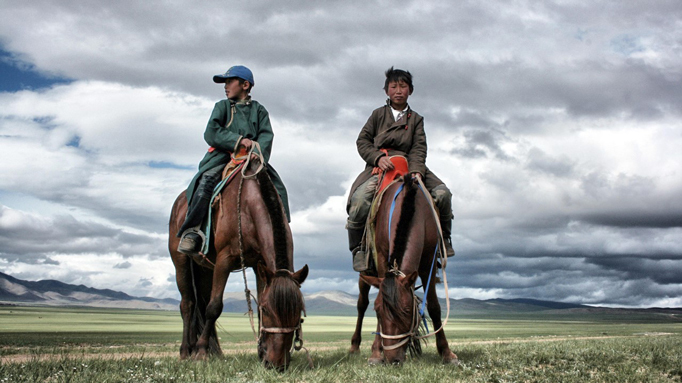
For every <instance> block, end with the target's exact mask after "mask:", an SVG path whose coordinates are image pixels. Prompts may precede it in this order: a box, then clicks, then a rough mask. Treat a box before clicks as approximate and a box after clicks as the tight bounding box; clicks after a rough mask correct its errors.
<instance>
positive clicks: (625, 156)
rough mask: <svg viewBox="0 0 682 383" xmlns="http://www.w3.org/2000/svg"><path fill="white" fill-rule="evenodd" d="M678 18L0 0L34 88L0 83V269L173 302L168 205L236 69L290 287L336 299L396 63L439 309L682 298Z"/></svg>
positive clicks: (611, 6)
mask: <svg viewBox="0 0 682 383" xmlns="http://www.w3.org/2000/svg"><path fill="white" fill-rule="evenodd" d="M45 14H50V15H51V17H49V18H45V17H44V15H45ZM681 16H682V15H681V14H680V7H679V5H678V4H677V2H676V1H673V0H659V1H654V2H653V3H647V4H639V3H608V2H588V3H585V2H564V3H537V2H536V3H512V4H510V3H508V2H501V1H492V2H486V3H476V2H461V3H457V4H451V3H448V2H442V1H421V2H416V1H413V2H408V3H406V4H404V6H403V7H402V8H400V9H393V8H390V7H386V5H385V4H383V3H382V2H371V1H370V2H366V1H365V2H357V1H350V2H339V3H324V4H323V3H314V2H313V3H311V2H301V1H299V2H295V3H291V2H289V3H286V4H285V3H278V2H265V3H238V4H237V3H236V4H232V5H231V6H230V8H229V10H227V9H226V8H225V7H224V4H222V3H220V2H203V3H201V4H191V5H190V4H189V3H183V2H178V3H172V4H162V5H159V4H155V5H154V6H151V5H149V4H146V3H133V4H127V3H126V4H122V3H121V4H119V3H115V2H113V3H108V4H104V5H103V4H96V5H95V4H80V3H79V4H77V5H76V3H68V2H66V3H63V2H62V3H56V2H51V1H44V0H38V1H34V2H14V3H10V4H6V5H4V6H3V13H2V16H0V42H1V44H2V49H3V50H4V53H3V55H2V56H1V57H3V60H2V63H1V64H2V65H11V66H12V68H14V69H17V70H19V69H21V70H24V71H30V72H26V73H30V74H31V75H32V76H37V77H39V78H43V79H45V81H46V86H45V87H44V88H35V87H34V88H27V89H24V88H21V87H16V86H15V87H14V88H11V87H0V89H12V90H8V91H2V92H0V105H3V107H2V110H0V173H1V174H2V177H0V205H1V206H2V208H1V210H0V249H1V250H0V267H1V268H2V270H3V272H4V271H8V272H10V274H12V273H16V274H17V275H15V276H18V277H26V278H33V279H38V278H44V277H51V278H55V279H60V280H63V281H65V282H78V283H84V284H88V285H91V286H93V287H98V288H113V289H118V290H123V291H125V292H127V293H139V294H142V295H158V296H177V292H176V291H175V282H174V278H173V277H172V275H173V273H174V271H173V268H172V264H171V263H170V261H169V259H168V258H167V249H166V246H167V245H166V239H167V222H168V214H169V211H170V206H171V204H172V202H173V200H174V199H175V197H176V196H177V195H178V193H179V192H180V191H181V190H183V189H184V188H185V187H186V185H187V183H188V182H189V180H190V179H191V177H192V176H193V175H194V172H195V169H196V165H197V164H198V162H199V160H200V159H201V158H202V156H203V155H204V153H205V150H206V144H205V143H204V142H203V140H202V133H203V129H204V127H205V124H206V121H207V119H208V116H209V113H210V110H211V108H212V106H213V103H214V102H215V101H217V100H219V99H220V98H221V97H223V92H222V88H221V87H220V86H219V85H216V84H214V83H212V81H211V77H212V75H214V74H216V73H222V72H224V71H225V70H226V69H227V67H229V66H230V65H233V64H244V65H247V66H249V67H250V68H251V69H252V70H253V71H254V74H255V81H256V86H255V87H254V89H253V96H254V98H255V99H257V100H259V101H260V102H261V103H262V104H263V105H265V107H266V108H267V109H268V111H269V112H270V115H271V120H272V123H273V128H274V130H275V140H274V149H273V153H272V157H271V161H272V165H273V166H274V167H275V168H276V169H277V171H278V172H279V174H280V175H281V177H282V179H283V180H284V183H285V184H286V186H287V189H288V191H289V196H290V204H291V208H292V213H293V220H292V224H291V226H292V231H293V234H294V241H295V256H296V258H295V262H296V266H297V268H298V267H301V266H302V265H303V264H304V263H308V264H309V265H310V267H311V272H310V277H309V279H308V281H306V284H305V285H304V288H305V289H309V291H312V290H316V289H327V288H330V289H331V288H333V289H340V290H344V291H348V292H353V290H354V289H355V286H356V283H357V275H356V273H354V272H353V271H351V267H350V253H349V251H348V250H347V243H346V233H345V230H344V224H345V219H346V216H345V200H346V197H347V195H346V194H347V193H348V188H349V187H350V184H351V183H352V181H353V179H354V178H355V176H356V175H357V174H358V173H359V172H360V171H361V170H362V169H363V167H364V163H363V162H362V160H361V159H360V157H359V156H358V155H357V152H356V149H355V139H356V138H357V135H358V133H359V131H360V128H361V127H362V126H363V124H364V123H365V121H366V119H367V117H368V116H369V114H370V113H371V111H372V110H373V109H374V108H376V107H379V106H381V105H382V104H383V103H384V102H385V94H384V92H383V90H382V87H383V81H384V78H383V71H385V70H386V69H387V68H388V67H390V66H396V67H399V68H405V69H409V70H410V71H411V72H412V73H413V75H414V82H415V92H414V94H413V95H412V96H411V98H410V105H411V106H412V107H413V108H414V109H415V110H417V111H418V112H419V113H420V114H422V115H423V116H424V117H425V129H426V133H427V137H428V144H429V154H428V159H427V165H428V166H429V168H430V169H431V170H432V171H433V172H434V173H436V174H437V175H438V176H439V178H441V179H442V180H443V181H444V182H446V184H447V185H448V187H449V188H450V190H451V191H452V193H453V210H454V214H455V221H454V223H453V229H454V230H453V240H454V243H455V248H456V250H457V254H458V255H457V256H456V257H455V258H453V259H451V261H450V262H449V263H450V265H451V266H449V271H448V272H449V273H452V276H450V275H448V276H449V279H450V280H451V281H452V284H451V286H450V287H451V288H452V290H451V291H452V292H454V295H456V296H458V297H467V296H471V297H481V298H493V297H506V298H513V297H532V298H540V299H550V300H561V301H570V302H577V303H592V304H613V305H623V306H646V305H678V306H679V305H680V304H681V302H680V301H679V299H678V298H676V297H679V296H681V295H682V294H680V285H681V284H682V282H680V280H679V279H678V278H676V276H675V275H674V274H672V273H670V272H669V270H675V269H679V268H680V267H682V259H681V258H682V243H680V241H679V240H678V238H680V232H679V231H680V228H681V227H682V222H680V219H679V217H681V216H682V202H680V199H679V195H680V193H681V192H682V177H680V169H681V168H682V155H681V154H680V151H679V148H680V147H681V146H682V142H681V141H682V136H680V134H679V132H680V128H681V127H682V126H681V124H680V116H681V115H682V113H681V112H682V108H681V107H680V105H682V86H681V85H682V84H681V81H682V69H681V68H682V65H680V64H681V63H680V57H679V52H680V41H682V39H681V37H682V29H681V28H680V25H679V22H678V20H679V19H680V17H681ZM36 25H40V26H41V27H40V28H36V27H35V26H36ZM243 25H248V28H247V29H244V28H243V27H242V26H243ZM61 79H68V81H57V80H61ZM2 81H3V82H4V81H10V80H9V79H4V78H3V80H2ZM14 89H23V90H21V91H16V90H14ZM75 260H78V262H82V263H79V264H76V263H75V262H76V261H75ZM45 264H50V266H53V267H52V268H51V270H50V271H49V272H46V270H45V268H44V266H45ZM144 267H153V268H154V270H153V273H152V274H153V275H151V276H150V275H144V273H143V271H142V270H144ZM450 267H451V268H450ZM109 274H111V275H109ZM13 275H14V274H13ZM169 276H170V277H169ZM117 278H118V279H117ZM238 282H239V281H236V280H234V279H233V280H231V281H230V282H229V283H228V288H235V289H238V290H239V289H240V288H241V289H243V287H240V286H239V285H238ZM451 295H452V294H451Z"/></svg>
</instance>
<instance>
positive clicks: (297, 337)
mask: <svg viewBox="0 0 682 383" xmlns="http://www.w3.org/2000/svg"><path fill="white" fill-rule="evenodd" d="M267 287H268V286H267V285H265V287H264V288H263V291H265V290H266V289H267ZM254 300H255V298H254ZM256 303H257V304H258V335H257V336H256V340H257V342H258V347H260V345H261V344H262V343H263V337H264V336H265V335H266V334H291V333H294V342H293V344H292V347H293V350H294V351H300V350H301V349H303V350H304V351H305V354H306V358H307V359H308V366H309V367H310V368H313V367H314V365H313V360H312V358H310V352H308V349H307V348H305V347H303V327H302V326H301V325H302V324H303V318H304V317H305V316H306V311H305V302H302V303H303V308H302V310H301V312H302V313H303V315H302V316H301V317H300V318H299V320H298V324H297V325H296V326H295V327H263V326H262V323H261V322H262V320H263V305H262V304H261V303H259V302H258V301H257V300H256ZM251 329H252V330H253V332H254V335H255V334H256V330H255V329H254V327H253V321H251Z"/></svg>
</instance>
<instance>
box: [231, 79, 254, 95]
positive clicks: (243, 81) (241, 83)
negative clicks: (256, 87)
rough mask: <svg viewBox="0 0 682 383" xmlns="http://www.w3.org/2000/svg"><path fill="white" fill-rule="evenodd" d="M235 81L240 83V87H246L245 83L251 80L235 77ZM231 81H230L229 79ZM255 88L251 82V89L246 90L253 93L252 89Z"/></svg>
mask: <svg viewBox="0 0 682 383" xmlns="http://www.w3.org/2000/svg"><path fill="white" fill-rule="evenodd" d="M233 78H234V79H235V80H237V81H239V85H244V83H245V82H247V81H249V80H244V79H243V78H241V77H233ZM228 80H229V79H228ZM252 88H253V84H251V81H249V89H247V90H246V92H247V93H251V89H252Z"/></svg>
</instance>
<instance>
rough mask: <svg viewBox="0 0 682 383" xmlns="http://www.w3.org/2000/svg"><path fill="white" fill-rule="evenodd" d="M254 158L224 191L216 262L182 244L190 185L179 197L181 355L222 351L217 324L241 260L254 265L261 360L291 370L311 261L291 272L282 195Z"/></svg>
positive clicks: (175, 222) (214, 243) (173, 241)
mask: <svg viewBox="0 0 682 383" xmlns="http://www.w3.org/2000/svg"><path fill="white" fill-rule="evenodd" d="M256 164H257V162H256V161H251V162H247V165H245V168H246V169H247V170H244V171H242V172H240V173H239V174H237V175H236V176H235V177H234V178H233V180H232V181H231V182H230V183H229V184H227V185H226V186H225V187H224V189H223V190H222V192H221V193H220V200H219V202H218V206H217V207H216V208H215V209H214V210H213V213H212V217H211V218H212V221H213V223H214V224H213V226H212V231H211V236H210V237H211V242H210V251H209V252H208V255H207V256H206V257H207V259H206V260H205V261H206V262H205V263H206V264H209V262H210V264H212V265H210V266H211V267H204V266H199V265H198V264H196V263H195V262H193V261H192V260H191V259H190V257H188V256H187V255H185V254H183V253H180V252H178V251H177V248H178V243H179V242H180V239H179V238H177V237H176V235H175V233H177V232H178V230H179V228H180V226H181V225H182V223H183V221H184V218H185V215H186V213H187V199H186V196H185V192H182V193H181V194H180V195H179V196H178V198H177V199H176V200H175V203H174V204H173V209H172V211H171V217H170V225H169V226H170V227H169V233H170V235H169V241H168V247H169V250H170V254H171V258H172V259H173V264H174V265H175V273H176V281H177V284H178V290H180V295H181V302H180V313H181V315H182V321H183V334H182V343H181V345H180V358H181V359H186V358H189V357H193V358H195V359H205V358H206V357H207V356H208V355H209V354H218V355H219V354H221V350H220V345H219V344H218V337H217V334H216V326H215V324H216V320H217V319H218V317H219V316H220V314H221V312H222V309H223V292H224V290H225V285H226V283H227V278H228V276H229V274H230V272H232V271H234V270H241V269H242V267H250V268H252V269H254V270H256V284H257V296H258V298H257V302H258V304H259V307H258V313H259V334H258V356H259V358H260V359H261V361H263V363H264V364H265V366H267V367H272V368H276V369H279V370H283V369H285V368H286V367H287V366H288V364H289V361H290V358H291V353H290V352H291V348H292V344H293V342H294V336H296V340H297V341H300V338H299V335H300V326H301V323H302V319H301V312H302V311H304V302H303V295H302V294H301V290H300V288H301V287H300V286H301V283H303V281H304V280H305V279H306V277H307V276H308V265H305V266H304V267H303V268H301V269H300V270H299V271H297V272H295V273H294V272H293V264H294V262H293V241H292V236H291V230H290V228H289V224H288V222H287V219H286V215H285V212H284V209H283V207H282V203H281V200H280V199H279V196H278V195H277V191H276V190H275V187H274V185H273V183H272V181H271V180H270V177H269V176H268V174H267V172H266V171H260V170H261V169H262V168H259V169H256ZM238 212H239V214H238ZM242 259H243V260H242ZM245 283H246V282H245Z"/></svg>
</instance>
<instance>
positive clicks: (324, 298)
mask: <svg viewBox="0 0 682 383" xmlns="http://www.w3.org/2000/svg"><path fill="white" fill-rule="evenodd" d="M253 293H254V294H255V291H253ZM417 295H418V296H419V297H420V298H421V297H422V294H421V292H419V293H418V294H417ZM375 297H376V290H374V289H373V290H372V293H371V294H370V297H369V298H370V302H369V306H368V308H367V313H366V315H374V314H373V310H374V298H375ZM304 298H305V305H306V312H307V314H309V315H338V316H355V315H357V308H356V306H357V299H358V297H357V294H348V293H345V292H343V291H321V292H316V293H311V294H304ZM439 300H440V304H441V309H442V312H443V315H445V312H446V307H447V306H446V304H445V303H446V301H445V298H442V297H441V298H440V299H439ZM223 303H224V306H223V311H224V312H230V313H245V312H246V311H247V304H246V298H245V296H244V292H243V291H240V292H229V291H226V292H225V293H224V295H223ZM2 304H24V305H49V306H91V307H112V308H136V309H151V310H178V306H179V304H180V302H179V301H177V300H175V299H156V298H147V297H133V296H130V295H128V294H125V293H122V292H120V291H113V290H108V289H103V290H102V289H95V288H92V287H87V286H83V285H70V284H66V283H63V282H59V281H55V280H43V281H37V282H30V281H24V280H20V279H17V278H14V277H12V276H9V275H7V274H3V273H0V305H2ZM251 305H252V308H253V310H254V311H255V310H257V308H256V302H255V300H254V301H252V303H251ZM585 314H587V315H591V314H599V315H626V314H627V315H631V314H638V315H640V314H641V315H657V316H661V315H664V316H666V317H673V318H677V320H679V318H680V317H682V308H648V309H623V308H609V307H594V306H587V305H579V304H573V303H562V302H551V301H543V300H536V299H525V298H519V299H499V298H498V299H488V300H477V299H470V298H464V299H450V315H451V316H456V317H504V316H507V315H515V316H519V315H525V316H528V315H530V316H536V315H559V316H567V315H572V316H576V315H577V316H579V315H585Z"/></svg>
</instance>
